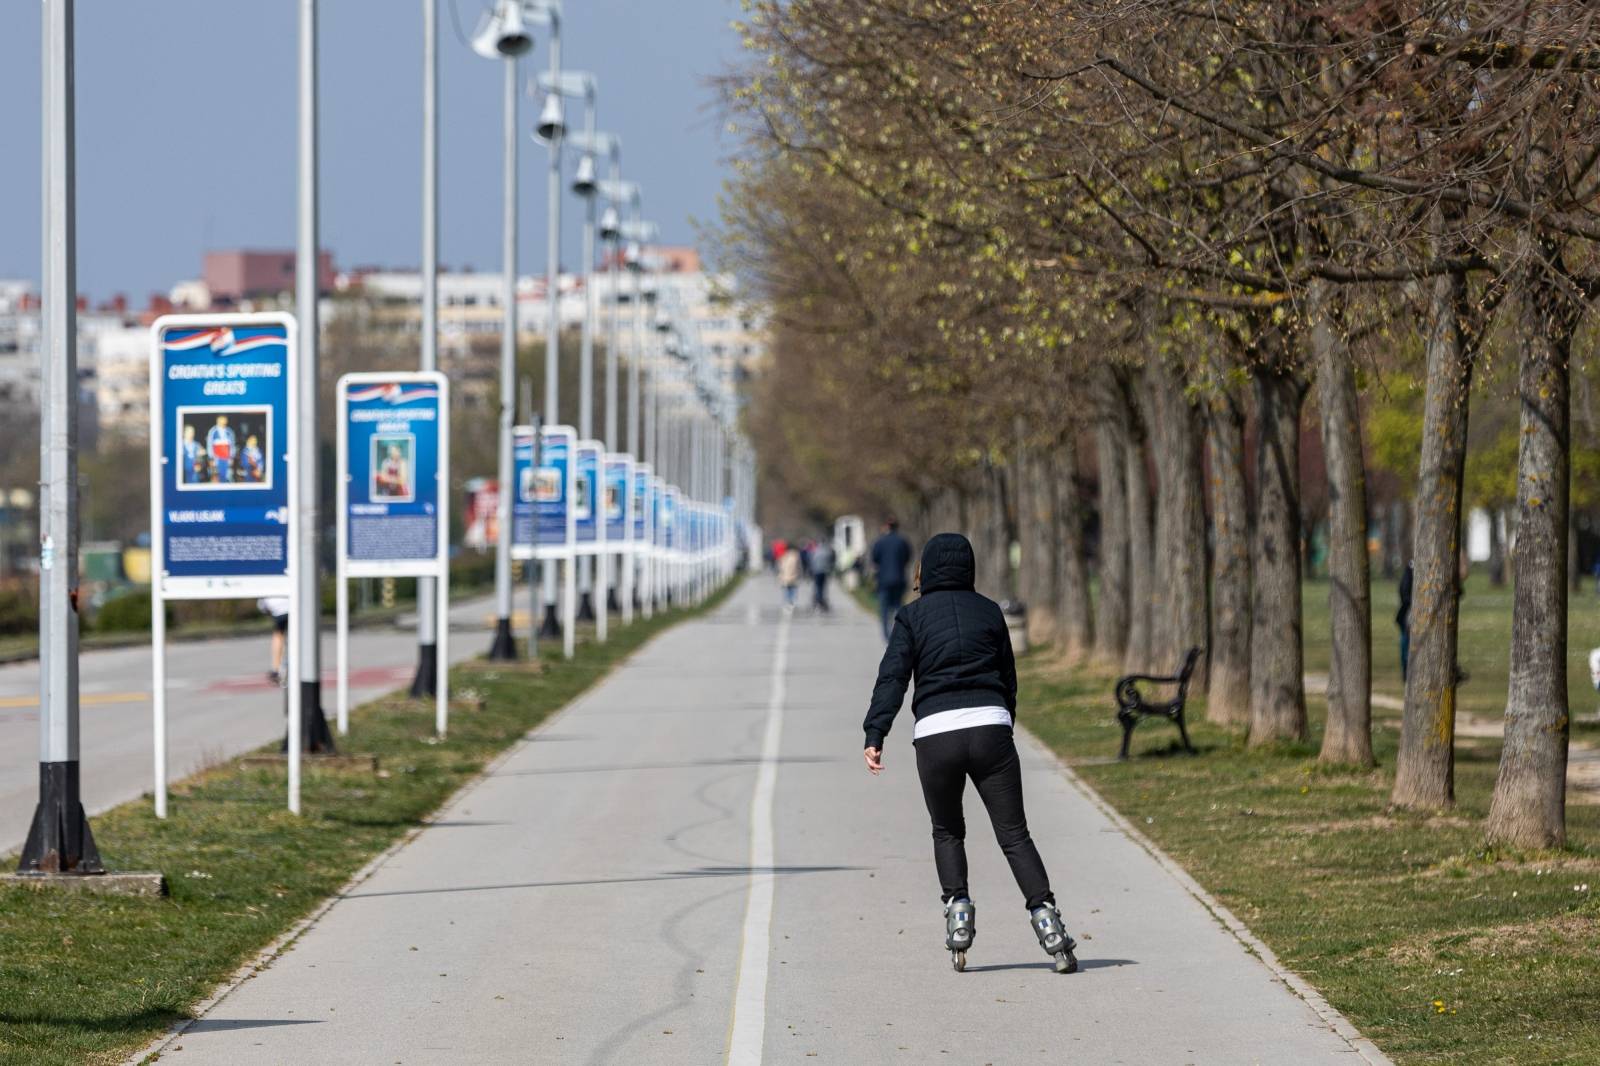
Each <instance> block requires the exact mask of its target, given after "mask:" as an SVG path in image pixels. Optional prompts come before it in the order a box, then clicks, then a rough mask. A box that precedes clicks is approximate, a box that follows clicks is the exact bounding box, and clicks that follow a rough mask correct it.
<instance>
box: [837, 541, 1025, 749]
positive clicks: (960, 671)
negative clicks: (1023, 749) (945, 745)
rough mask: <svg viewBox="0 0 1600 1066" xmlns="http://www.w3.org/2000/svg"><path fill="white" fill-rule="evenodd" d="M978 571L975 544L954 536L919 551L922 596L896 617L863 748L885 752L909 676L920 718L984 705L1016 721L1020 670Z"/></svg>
mask: <svg viewBox="0 0 1600 1066" xmlns="http://www.w3.org/2000/svg"><path fill="white" fill-rule="evenodd" d="M975 571H976V564H975V563H974V561H973V557H972V545H971V544H969V543H968V542H967V538H966V537H963V536H962V535H961V534H959V533H940V534H939V535H938V536H936V537H934V538H933V539H932V540H930V541H928V544H927V547H925V548H923V549H922V586H921V592H922V595H921V596H920V597H919V598H918V599H916V600H913V601H912V602H911V603H909V604H907V605H906V606H904V607H902V608H900V613H899V614H897V615H895V619H894V629H893V630H892V631H891V632H890V634H889V646H888V648H886V649H884V653H883V661H882V662H881V663H879V664H878V683H877V684H876V685H874V686H873V689H872V706H870V707H869V708H867V720H866V722H865V729H866V733H867V743H866V746H867V747H869V748H882V747H883V738H884V737H885V736H886V735H888V732H889V727H890V726H891V725H892V724H893V723H894V716H895V715H896V714H898V713H899V712H900V703H901V701H902V700H904V699H905V695H906V685H907V684H908V683H909V682H911V681H912V679H913V678H914V679H915V680H916V683H917V688H916V693H915V694H914V695H913V696H912V698H911V713H912V714H914V715H916V716H917V717H918V718H924V717H926V716H928V715H930V714H937V713H938V712H939V711H950V710H955V709H956V708H958V707H988V706H1004V707H1005V709H1006V710H1008V711H1010V712H1011V713H1012V716H1013V717H1015V716H1016V711H1017V667H1016V662H1015V661H1014V660H1013V659H1012V657H1011V638H1010V636H1009V635H1008V634H1007V633H1006V620H1005V616H1004V615H1002V614H1001V613H1000V607H999V605H998V604H996V603H995V602H994V601H993V600H991V599H989V598H988V597H987V596H981V595H979V594H978V593H977V592H976V591H974V589H973V587H972V584H973V576H974V572H975Z"/></svg>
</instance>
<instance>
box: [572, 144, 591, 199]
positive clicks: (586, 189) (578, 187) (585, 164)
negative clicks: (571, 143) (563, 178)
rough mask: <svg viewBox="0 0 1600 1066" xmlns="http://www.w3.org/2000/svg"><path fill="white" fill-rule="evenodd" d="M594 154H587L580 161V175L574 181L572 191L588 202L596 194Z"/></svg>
mask: <svg viewBox="0 0 1600 1066" xmlns="http://www.w3.org/2000/svg"><path fill="white" fill-rule="evenodd" d="M595 189H596V185H595V175H594V153H592V152H585V153H583V158H581V159H579V160H578V173H577V176H576V177H574V178H573V179H572V191H573V192H574V193H576V194H577V195H579V196H581V197H583V198H584V199H585V200H587V199H588V198H589V197H591V196H593V195H594V194H595Z"/></svg>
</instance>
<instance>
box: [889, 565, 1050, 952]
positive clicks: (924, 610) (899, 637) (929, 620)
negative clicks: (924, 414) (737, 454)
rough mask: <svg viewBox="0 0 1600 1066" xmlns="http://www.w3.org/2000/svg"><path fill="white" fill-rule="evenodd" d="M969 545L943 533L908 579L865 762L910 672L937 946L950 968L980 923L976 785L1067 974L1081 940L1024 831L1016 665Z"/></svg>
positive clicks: (1038, 925) (1036, 927)
mask: <svg viewBox="0 0 1600 1066" xmlns="http://www.w3.org/2000/svg"><path fill="white" fill-rule="evenodd" d="M976 569H977V566H976V562H975V560H974V558H973V554H972V545H971V544H970V543H968V541H967V538H966V537H963V536H962V535H961V534H959V533H940V534H939V535H938V536H936V537H934V538H933V539H932V540H930V541H928V544H927V546H926V547H925V548H924V549H923V551H922V561H921V563H919V564H918V566H917V573H916V578H915V582H914V584H915V586H916V588H917V590H918V591H919V592H920V596H919V598H918V599H917V601H916V602H915V603H912V604H911V605H910V606H908V607H905V608H903V609H902V610H901V611H900V616H899V618H898V620H897V621H896V623H895V625H894V627H893V630H892V631H891V634H890V637H889V646H888V648H887V649H885V651H884V653H883V661H882V662H881V663H880V664H879V666H878V681H877V684H876V685H875V686H874V687H873V690H872V703H871V705H870V706H869V707H868V709H867V718H866V721H865V723H864V728H865V731H866V747H865V750H864V751H863V752H862V756H863V758H864V759H865V760H866V764H867V769H868V770H869V771H871V773H872V774H873V775H874V776H876V775H877V774H878V773H880V772H881V771H882V770H883V740H884V737H885V736H886V735H887V734H888V732H889V727H890V726H891V725H892V724H893V723H894V718H895V715H896V714H898V713H899V711H900V704H901V702H902V700H904V698H905V694H906V686H907V684H908V683H910V682H911V681H912V680H913V679H915V681H916V692H915V694H914V695H913V696H912V700H911V713H912V714H913V715H914V716H915V718H916V726H915V727H914V728H913V731H912V734H911V735H912V744H913V745H914V747H915V749H916V753H917V776H918V777H919V778H920V779H921V781H922V796H923V799H924V800H925V801H926V803H927V806H928V815H929V817H930V818H931V819H932V822H933V860H934V866H935V867H936V868H937V870H938V873H939V886H940V890H941V898H942V899H943V900H944V913H945V947H947V948H949V949H950V953H951V962H952V964H953V965H954V966H955V968H956V969H957V970H963V969H965V968H966V964H967V949H968V948H969V947H971V946H972V940H973V936H974V934H975V933H976V932H977V925H976V918H977V911H976V908H975V907H974V906H973V903H972V896H971V895H970V893H969V891H968V886H967V852H966V836H967V826H966V819H965V817H964V815H963V812H962V806H961V794H962V792H963V791H964V790H965V789H966V784H967V778H969V777H970V778H971V779H972V783H973V784H974V785H975V786H976V787H977V790H978V796H979V798H980V799H982V800H983V805H984V808H985V809H986V810H987V811H988V813H989V821H990V823H991V824H992V825H993V826H994V833H995V838H996V839H997V840H998V841H999V843H1000V850H1001V851H1003V852H1004V853H1005V856H1006V861H1007V862H1008V863H1010V864H1011V873H1012V876H1014V877H1015V878H1016V880H1017V887H1018V888H1020V889H1021V890H1022V896H1023V903H1024V905H1025V906H1026V907H1027V909H1028V919H1029V922H1030V924H1031V925H1032V926H1033V931H1034V933H1035V934H1036V935H1037V936H1038V938H1039V946H1040V947H1042V948H1044V950H1045V953H1046V954H1048V955H1050V956H1051V957H1052V958H1054V959H1055V968H1056V972H1057V973H1073V972H1074V971H1076V970H1077V968H1078V960H1077V958H1076V957H1075V956H1074V955H1073V954H1072V949H1073V948H1074V947H1076V946H1077V945H1076V944H1075V943H1074V942H1073V940H1072V938H1071V937H1070V936H1068V935H1067V931H1066V929H1065V927H1063V926H1062V924H1061V912H1060V911H1058V910H1057V909H1056V900H1055V895H1054V894H1053V893H1052V892H1051V891H1050V878H1049V875H1048V874H1046V873H1045V868H1044V862H1043V860H1041V859H1040V858H1039V850H1038V848H1036V847H1034V843H1033V838H1032V837H1031V836H1030V835H1029V833H1028V819H1027V814H1026V813H1025V811H1024V809H1023V803H1022V767H1021V765H1020V763H1019V762H1018V759H1017V747H1016V743H1015V741H1014V739H1013V737H1012V727H1013V724H1014V722H1015V720H1016V707H1017V669H1016V664H1015V662H1014V661H1013V659H1012V656H1011V639H1010V637H1009V636H1008V634H1007V633H1006V620H1005V617H1004V616H1003V615H1002V614H1001V613H1000V607H999V605H998V604H996V603H995V602H994V601H993V600H991V599H989V598H987V597H985V596H981V595H979V594H978V593H977V592H976V591H975V590H974V588H973V581H974V577H975V573H976Z"/></svg>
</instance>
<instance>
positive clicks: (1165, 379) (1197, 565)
mask: <svg viewBox="0 0 1600 1066" xmlns="http://www.w3.org/2000/svg"><path fill="white" fill-rule="evenodd" d="M1145 377H1146V381H1147V382H1148V384H1149V387H1148V388H1147V389H1146V391H1145V395H1146V397H1147V400H1148V404H1147V407H1148V410H1149V412H1150V417H1149V419H1148V421H1149V425H1150V430H1151V437H1152V441H1151V454H1152V457H1153V458H1154V460H1155V468H1156V532H1155V571H1154V572H1155V588H1154V595H1153V596H1152V597H1151V621H1150V638H1151V642H1150V660H1151V665H1153V666H1154V667H1155V668H1156V670H1157V672H1159V673H1168V672H1169V671H1171V670H1176V669H1177V668H1178V667H1179V666H1180V665H1182V663H1183V657H1184V655H1185V654H1187V653H1188V651H1189V649H1190V648H1200V649H1201V650H1202V651H1204V650H1205V648H1206V539H1205V538H1206V509H1205V503H1204V499H1203V496H1204V492H1205V473H1204V467H1203V464H1202V462H1201V455H1202V449H1203V447H1204V436H1203V428H1202V425H1201V421H1200V414H1199V412H1198V411H1197V410H1196V409H1195V407H1194V405H1193V404H1192V403H1191V402H1190V401H1189V398H1188V397H1187V396H1186V395H1184V385H1183V378H1182V375H1181V372H1179V371H1178V370H1176V369H1174V368H1173V367H1170V366H1166V365H1162V364H1156V365H1153V366H1151V367H1150V368H1149V369H1147V370H1146V371H1145ZM1205 677H1206V660H1205V658H1204V657H1202V658H1201V660H1200V662H1199V663H1198V664H1196V674H1195V682H1196V684H1195V687H1197V688H1204V686H1205Z"/></svg>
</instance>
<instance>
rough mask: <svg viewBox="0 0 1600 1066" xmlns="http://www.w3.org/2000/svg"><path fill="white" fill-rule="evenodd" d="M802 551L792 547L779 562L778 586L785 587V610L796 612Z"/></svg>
mask: <svg viewBox="0 0 1600 1066" xmlns="http://www.w3.org/2000/svg"><path fill="white" fill-rule="evenodd" d="M801 570H802V567H801V565H800V549H798V548H795V547H793V546H791V547H790V548H789V549H788V550H787V551H785V552H784V553H783V557H782V558H781V559H779V560H778V584H779V585H782V586H783V609H784V610H785V611H793V610H794V598H795V594H796V593H797V592H798V591H799V588H800V573H801Z"/></svg>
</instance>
